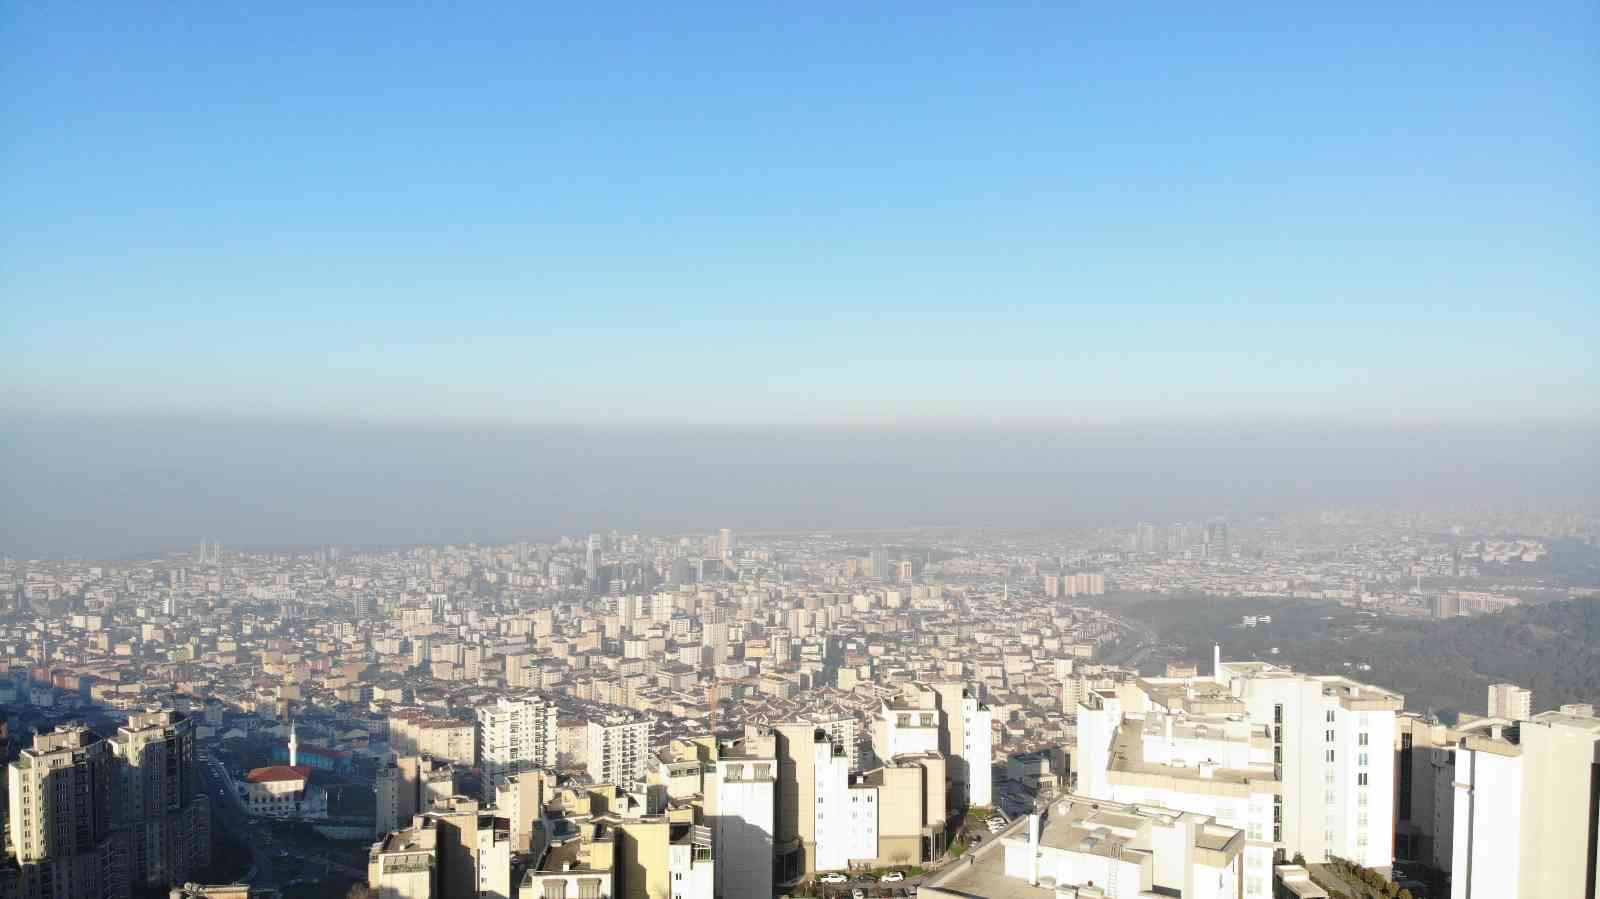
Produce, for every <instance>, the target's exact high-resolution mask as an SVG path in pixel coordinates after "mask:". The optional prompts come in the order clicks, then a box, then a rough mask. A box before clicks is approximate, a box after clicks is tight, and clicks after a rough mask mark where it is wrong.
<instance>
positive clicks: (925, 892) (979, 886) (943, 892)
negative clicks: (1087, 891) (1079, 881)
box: [917, 815, 1056, 899]
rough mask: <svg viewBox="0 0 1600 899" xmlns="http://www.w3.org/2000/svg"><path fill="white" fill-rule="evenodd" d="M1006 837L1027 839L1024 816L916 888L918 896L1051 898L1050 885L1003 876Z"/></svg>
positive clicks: (925, 898)
mask: <svg viewBox="0 0 1600 899" xmlns="http://www.w3.org/2000/svg"><path fill="white" fill-rule="evenodd" d="M1007 837H1020V838H1021V839H1023V840H1027V839H1028V818H1027V816H1026V815H1024V816H1022V817H1019V818H1018V819H1017V820H1015V821H1013V822H1011V824H1009V825H1008V826H1006V827H1005V828H1004V829H1002V830H1001V831H1000V832H999V833H997V834H995V835H994V836H993V837H991V838H989V839H988V840H986V841H985V842H984V843H983V845H981V846H979V847H978V848H977V850H976V851H975V852H973V854H972V855H971V856H969V858H970V859H971V861H966V860H961V861H956V862H954V863H952V864H951V865H950V866H949V867H947V868H945V870H944V871H943V872H942V873H941V874H939V875H938V876H936V877H935V878H934V879H933V880H931V881H929V882H927V883H926V884H924V885H923V887H922V889H920V890H918V891H917V895H918V896H919V897H922V899H1055V896H1056V891H1055V889H1053V888H1047V887H1036V886H1032V885H1030V884H1029V883H1028V882H1027V881H1026V880H1021V879H1018V878H1015V877H1007V876H1006V854H1005V850H1004V848H1003V847H1002V845H1001V844H1002V841H1003V840H1004V839H1005V838H1007Z"/></svg>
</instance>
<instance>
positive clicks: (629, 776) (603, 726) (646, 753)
mask: <svg viewBox="0 0 1600 899" xmlns="http://www.w3.org/2000/svg"><path fill="white" fill-rule="evenodd" d="M650 730H651V721H650V719H649V718H647V717H643V716H632V715H625V714H619V715H608V716H606V717H604V718H599V719H595V720H591V721H590V722H589V724H588V736H589V739H588V766H589V776H590V777H592V778H594V780H595V782H596V783H609V784H617V785H618V786H622V787H629V786H632V785H633V784H634V783H636V782H639V781H642V780H644V779H645V774H646V772H647V771H648V768H649V761H650Z"/></svg>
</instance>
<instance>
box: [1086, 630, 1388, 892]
mask: <svg viewBox="0 0 1600 899" xmlns="http://www.w3.org/2000/svg"><path fill="white" fill-rule="evenodd" d="M1139 686H1140V690H1141V692H1143V693H1144V694H1145V695H1144V697H1143V698H1141V699H1140V704H1139V705H1138V706H1136V707H1134V708H1137V709H1138V710H1139V711H1138V712H1137V713H1135V712H1134V711H1133V708H1124V702H1123V700H1121V699H1119V698H1118V697H1116V696H1113V695H1108V694H1105V693H1099V692H1091V693H1090V694H1089V696H1088V697H1087V699H1086V700H1085V701H1084V702H1083V703H1082V704H1080V706H1079V709H1078V752H1077V754H1076V755H1075V756H1074V762H1075V767H1076V768H1077V774H1078V791H1079V792H1081V793H1084V794H1086V795H1091V796H1096V797H1103V798H1111V797H1112V796H1113V795H1118V790H1132V789H1133V788H1134V787H1135V786H1137V785H1138V780H1137V779H1136V778H1131V775H1132V774H1135V773H1138V772H1139V771H1140V770H1145V771H1147V772H1148V773H1151V774H1152V775H1153V776H1156V777H1157V779H1158V780H1159V783H1157V785H1158V786H1159V787H1160V788H1161V789H1162V790H1164V791H1165V793H1164V794H1163V795H1164V799H1163V801H1165V802H1168V803H1170V804H1173V805H1177V806H1179V807H1182V805H1183V804H1184V803H1189V804H1191V805H1192V804H1193V803H1192V802H1191V799H1193V794H1194V793H1195V792H1196V790H1197V789H1198V790H1199V791H1202V792H1203V791H1205V790H1206V789H1212V787H1206V786H1197V785H1195V784H1194V783H1193V779H1194V778H1200V779H1207V778H1209V779H1211V780H1212V781H1218V780H1219V776H1220V781H1221V782H1222V783H1232V784H1233V786H1232V787H1230V789H1232V790H1233V792H1234V793H1236V794H1237V795H1234V796H1233V797H1232V798H1231V799H1230V800H1229V801H1228V802H1227V803H1221V804H1218V805H1214V806H1212V807H1210V808H1209V812H1208V813H1210V814H1219V809H1221V812H1220V814H1225V815H1226V816H1227V819H1228V820H1229V821H1230V822H1237V823H1235V824H1234V826H1238V827H1240V829H1242V830H1244V831H1246V839H1247V840H1249V841H1251V842H1252V844H1253V845H1254V847H1255V850H1254V851H1251V852H1248V853H1246V857H1247V862H1254V863H1255V864H1254V867H1251V866H1250V865H1248V864H1247V866H1246V882H1245V885H1246V886H1247V887H1248V886H1250V885H1251V882H1252V879H1254V880H1255V884H1256V887H1257V889H1256V891H1255V892H1254V894H1255V895H1263V892H1262V891H1264V890H1270V888H1271V887H1270V879H1271V871H1270V869H1269V868H1267V867H1266V866H1264V865H1263V864H1262V862H1261V859H1262V858H1263V857H1264V856H1263V853H1262V852H1261V851H1260V850H1261V849H1262V848H1263V847H1264V846H1271V847H1273V848H1281V849H1282V850H1283V852H1284V854H1285V855H1286V856H1293V855H1295V854H1296V853H1300V854H1303V855H1304V856H1305V858H1306V860H1307V861H1310V862H1313V863H1321V862H1324V861H1326V860H1327V859H1328V858H1329V857H1331V856H1338V857H1341V858H1347V859H1351V860H1353V861H1356V862H1359V863H1360V864H1363V865H1366V866H1368V867H1371V868H1384V869H1386V868H1388V866H1389V865H1390V863H1391V861H1392V853H1393V846H1394V781H1395V773H1394V766H1395V751H1394V746H1395V712H1396V711H1398V710H1399V708H1400V707H1401V705H1402V702H1403V700H1402V698H1401V697H1400V696H1399V695H1398V694H1395V693H1390V692H1388V691H1386V690H1381V689H1378V688H1375V687H1371V686H1368V685H1366V684H1360V683H1356V682H1355V681H1351V680H1347V679H1345V678H1341V677H1311V676H1307V675H1302V674H1296V673H1295V672H1293V671H1290V670H1288V669H1286V668H1280V667H1278V666H1275V665H1269V664H1266V663H1263V662H1228V663H1224V662H1222V661H1221V658H1220V652H1219V653H1218V657H1217V660H1216V662H1215V675H1214V676H1213V677H1211V678H1204V677H1194V678H1148V679H1144V680H1141V681H1139ZM1152 710H1153V711H1155V712H1159V713H1161V714H1160V715H1152V714H1150V712H1151V711H1152ZM1213 715H1222V716H1223V721H1218V720H1208V717H1207V716H1213ZM1162 716H1165V718H1170V719H1171V720H1172V722H1173V724H1174V727H1175V732H1174V735H1173V737H1171V738H1168V737H1167V736H1166V731H1165V728H1166V721H1165V720H1164V719H1163V717H1162ZM1191 718H1192V719H1193V720H1192V721H1190V719H1191ZM1226 720H1235V721H1236V722H1237V723H1236V724H1225V723H1223V722H1224V721H1226ZM1180 722H1181V723H1182V724H1183V725H1184V726H1183V727H1182V728H1179V727H1177V725H1178V724H1179V723H1180ZM1147 726H1150V727H1160V728H1161V732H1160V735H1159V736H1157V735H1155V734H1152V735H1150V739H1149V740H1148V741H1147V740H1146V739H1144V738H1143V736H1140V737H1139V738H1138V739H1137V740H1135V739H1134V738H1133V734H1134V733H1139V732H1142V729H1143V728H1145V727H1147ZM1201 727H1205V728H1207V730H1206V732H1205V733H1204V735H1203V736H1202V734H1201V731H1200V730H1199V728H1201ZM1243 727H1248V728H1249V731H1248V734H1249V735H1248V736H1245V735H1244V733H1243V732H1242V731H1241V732H1239V733H1231V734H1230V733H1229V728H1232V729H1235V730H1237V729H1238V728H1243ZM1124 728H1138V729H1140V731H1138V732H1135V731H1124V730H1123V729H1124ZM1216 728H1223V732H1222V733H1221V734H1217V733H1213V732H1212V731H1213V729H1216ZM1180 738H1181V739H1180ZM1135 750H1137V751H1138V752H1140V753H1143V752H1146V751H1149V752H1152V753H1155V754H1156V755H1155V757H1156V758H1158V759H1161V761H1159V762H1155V763H1152V767H1150V768H1148V769H1141V768H1140V767H1139V766H1138V765H1134V764H1132V762H1131V761H1130V759H1129V758H1128V754H1129V753H1130V752H1132V751H1135ZM1247 750H1248V751H1247ZM1268 753H1270V755H1269V754H1268ZM1201 763H1204V766H1203V767H1202V766H1201ZM1184 769H1193V770H1192V771H1185V770H1184ZM1229 772H1233V773H1229ZM1274 781H1275V782H1276V784H1275V788H1276V790H1277V792H1276V794H1274V793H1273V792H1272V791H1273V789H1274V786H1273V785H1272V784H1273V782H1274ZM1152 782H1153V783H1155V781H1152ZM1214 789H1217V790H1221V789H1223V787H1222V786H1215V787H1214ZM1127 795H1130V796H1132V795H1135V793H1134V792H1129V793H1128V794H1127ZM1152 801H1154V800H1153V799H1152ZM1269 803H1270V805H1269ZM1198 810H1204V809H1198ZM1269 815H1270V817H1269ZM1267 821H1271V822H1272V823H1273V827H1272V832H1271V833H1268V832H1267V827H1266V826H1265V825H1266V822H1267Z"/></svg>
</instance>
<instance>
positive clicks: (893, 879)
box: [878, 871, 906, 883]
mask: <svg viewBox="0 0 1600 899" xmlns="http://www.w3.org/2000/svg"><path fill="white" fill-rule="evenodd" d="M905 879H906V875H905V873H904V872H901V871H890V872H889V873H888V874H885V875H883V876H882V877H880V878H878V882H879V883H899V882H900V881H902V880H905Z"/></svg>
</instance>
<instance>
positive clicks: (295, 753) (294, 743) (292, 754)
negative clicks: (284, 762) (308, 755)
mask: <svg viewBox="0 0 1600 899" xmlns="http://www.w3.org/2000/svg"><path fill="white" fill-rule="evenodd" d="M299 763H300V738H299V737H298V736H297V735H296V734H295V732H294V722H293V721H290V722H289V767H291V768H293V767H295V766H296V765H298V764H299Z"/></svg>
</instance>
